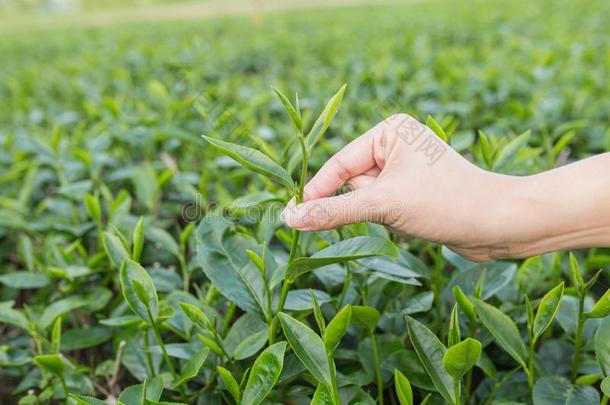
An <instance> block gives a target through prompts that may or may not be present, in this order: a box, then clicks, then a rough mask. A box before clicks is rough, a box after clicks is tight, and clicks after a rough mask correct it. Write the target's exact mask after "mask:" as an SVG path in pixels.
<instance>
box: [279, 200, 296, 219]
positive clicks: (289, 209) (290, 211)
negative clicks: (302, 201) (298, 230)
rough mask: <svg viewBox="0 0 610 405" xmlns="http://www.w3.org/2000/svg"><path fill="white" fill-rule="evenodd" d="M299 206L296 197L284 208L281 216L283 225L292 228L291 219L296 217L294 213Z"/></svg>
mask: <svg viewBox="0 0 610 405" xmlns="http://www.w3.org/2000/svg"><path fill="white" fill-rule="evenodd" d="M296 206H297V202H296V200H295V198H294V197H292V198H291V199H290V201H288V203H287V204H286V207H284V210H283V211H282V213H281V214H280V219H281V220H282V222H283V223H285V224H286V225H288V226H290V223H289V221H290V219H291V217H292V216H294V211H295V208H296Z"/></svg>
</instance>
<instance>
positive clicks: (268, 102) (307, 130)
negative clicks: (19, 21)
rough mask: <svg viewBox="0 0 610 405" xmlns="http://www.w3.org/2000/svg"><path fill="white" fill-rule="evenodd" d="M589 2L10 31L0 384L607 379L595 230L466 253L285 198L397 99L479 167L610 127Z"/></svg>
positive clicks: (0, 115) (305, 393)
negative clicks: (325, 222)
mask: <svg viewBox="0 0 610 405" xmlns="http://www.w3.org/2000/svg"><path fill="white" fill-rule="evenodd" d="M609 18H610V7H609V5H608V4H607V3H606V2H602V1H593V2H587V3H584V2H582V3H579V4H576V3H572V2H546V1H543V2H536V3H534V2H521V1H519V2H498V3H493V4H487V3H485V2H472V3H468V4H460V5H459V7H458V6H457V5H456V4H454V3H451V2H445V1H432V2H426V3H412V4H403V5H386V6H380V5H378V6H375V7H355V8H349V9H347V8H343V9H336V10H334V9H327V10H320V11H306V12H299V13H298V14H274V15H268V16H263V17H261V16H254V17H252V18H251V19H247V18H243V17H241V18H229V17H226V18H222V19H217V20H210V21H202V22H197V23H195V22H189V23H182V22H181V23H178V22H167V23H158V24H144V23H140V24H133V25H130V26H124V27H106V28H97V29H95V28H90V29H78V30H71V29H64V30H57V31H53V32H52V35H51V33H49V32H45V31H42V32H29V33H27V35H26V33H23V32H12V33H5V34H3V35H2V37H1V38H0V53H1V54H2V64H1V66H0V119H1V122H2V123H3V124H2V127H1V128H0V142H1V143H2V146H3V148H2V151H1V152H0V157H1V166H0V189H1V197H0V203H1V204H0V237H1V238H2V245H1V246H2V247H1V248H0V255H1V260H2V264H3V265H2V267H1V269H0V294H1V297H2V299H1V301H0V331H1V336H0V382H2V384H0V396H1V398H2V403H17V401H19V403H20V404H38V403H61V402H63V401H65V402H67V403H72V404H102V403H104V401H108V402H109V403H114V401H118V402H119V403H123V404H127V405H131V404H167V403H188V404H191V403H193V404H206V405H208V404H223V403H228V404H243V405H247V404H272V403H276V404H280V403H282V404H308V403H312V404H338V403H341V404H372V403H376V402H377V403H380V404H383V403H386V404H401V405H405V404H413V403H418V404H421V403H427V404H439V403H450V404H516V403H534V404H535V405H555V404H599V403H600V402H602V403H607V401H608V396H609V395H610V379H609V377H608V376H609V374H610V317H609V316H608V315H609V313H610V293H608V287H607V285H608V279H609V277H610V274H609V273H608V268H609V264H610V250H608V249H589V250H579V251H577V252H572V253H565V252H558V253H551V254H546V255H542V256H537V257H532V258H528V259H527V260H519V261H495V262H489V263H484V264H476V263H472V262H469V261H467V260H465V259H463V258H461V257H459V256H457V255H456V254H454V253H452V252H451V251H449V250H448V249H446V248H444V247H442V246H438V245H436V244H433V243H429V242H425V241H418V240H409V241H407V240H400V239H398V238H397V237H396V236H393V235H390V234H389V233H388V232H387V231H386V230H385V228H383V227H382V226H380V225H375V224H356V225H350V226H345V227H342V228H341V229H338V230H335V231H327V232H319V233H310V232H304V233H299V232H297V231H292V230H290V229H289V228H287V227H285V226H284V225H283V224H282V223H281V220H280V218H279V212H280V211H281V209H282V208H283V206H284V205H285V203H286V202H287V201H288V200H289V199H291V198H293V197H295V198H296V200H297V201H299V200H300V199H301V198H302V193H303V185H304V182H305V181H306V180H307V178H308V175H310V174H311V173H312V172H314V171H315V170H316V169H317V168H319V167H320V166H321V164H322V163H323V162H324V161H325V159H327V158H328V157H329V156H330V155H331V154H332V153H333V152H334V151H336V150H337V149H338V148H340V147H341V146H342V145H344V144H345V143H346V142H348V141H349V140H350V139H352V138H353V137H355V136H357V135H358V134H360V133H362V132H363V131H365V130H366V129H368V127H370V126H371V125H372V124H374V123H375V122H378V121H380V120H382V119H384V118H385V117H387V116H388V115H390V114H391V113H394V112H398V111H401V112H408V113H410V114H412V115H413V116H416V117H419V118H420V119H422V120H427V121H426V122H427V124H428V125H429V126H430V127H431V128H433V129H434V131H435V132H436V133H437V134H438V135H439V136H440V137H442V138H443V139H445V140H446V141H447V142H449V143H450V144H451V145H452V146H453V147H454V148H455V149H456V150H458V151H459V152H461V153H462V154H464V155H465V156H468V157H469V159H471V160H472V161H474V162H475V163H477V164H478V165H480V166H482V167H485V168H488V169H491V170H494V171H498V172H504V173H512V174H518V175H520V174H528V173H534V172H537V171H540V170H545V169H549V168H552V167H555V166H557V165H562V164H565V163H566V162H569V161H572V160H575V159H579V158H582V157H585V156H588V155H590V154H593V153H599V152H603V151H606V150H610V130H609V129H608V122H609V120H610V116H609V114H610V113H609V112H610V98H609V97H608V94H610V82H609V81H608V71H610V58H609V57H608V55H610V43H609V42H608V37H609V34H610V32H609V31H608V25H607V21H608V19H609ZM343 83H346V84H347V86H343ZM271 86H274V90H272V89H271ZM295 91H298V98H297V97H296V96H293V95H294V94H295ZM333 93H334V95H333ZM285 94H286V95H285ZM201 134H204V138H201V136H200V135H201ZM96 398H97V399H96Z"/></svg>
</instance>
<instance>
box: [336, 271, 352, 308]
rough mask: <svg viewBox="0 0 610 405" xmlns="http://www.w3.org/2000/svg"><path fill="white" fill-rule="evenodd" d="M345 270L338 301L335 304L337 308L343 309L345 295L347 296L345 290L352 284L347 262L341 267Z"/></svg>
mask: <svg viewBox="0 0 610 405" xmlns="http://www.w3.org/2000/svg"><path fill="white" fill-rule="evenodd" d="M343 268H344V269H345V281H344V282H343V288H341V294H339V301H338V304H337V308H341V307H343V301H345V295H346V294H347V290H348V289H349V285H350V284H351V282H352V272H351V271H350V270H349V265H348V264H347V262H346V263H345V265H344V266H343Z"/></svg>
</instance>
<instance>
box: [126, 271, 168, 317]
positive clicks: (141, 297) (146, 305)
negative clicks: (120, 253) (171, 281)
mask: <svg viewBox="0 0 610 405" xmlns="http://www.w3.org/2000/svg"><path fill="white" fill-rule="evenodd" d="M120 281H121V291H122V292H123V296H124V297H125V301H127V305H129V307H130V308H131V310H132V311H133V312H135V313H136V315H138V316H139V317H140V319H142V320H143V321H146V322H150V323H154V322H155V321H156V319H157V317H158V315H159V299H158V297H157V290H156V288H155V285H154V283H153V281H152V278H151V277H150V275H149V274H148V272H147V271H146V270H145V269H144V268H143V267H142V266H140V265H139V264H138V263H136V262H134V261H133V260H131V259H125V261H124V262H123V266H122V267H121V270H120ZM138 285H139V287H137V286H138Z"/></svg>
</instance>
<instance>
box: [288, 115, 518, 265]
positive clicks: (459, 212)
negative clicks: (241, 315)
mask: <svg viewBox="0 0 610 405" xmlns="http://www.w3.org/2000/svg"><path fill="white" fill-rule="evenodd" d="M510 182H511V180H510V178H509V176H501V175H496V174H493V173H490V172H487V171H485V170H482V169H480V168H478V167H477V166H475V165H473V164H472V163H470V162H469V161H467V160H466V159H465V158H463V157H462V156H461V155H460V154H459V153H457V152H456V151H454V150H453V149H452V148H451V147H450V146H449V145H447V144H446V143H445V142H444V141H443V140H441V139H440V138H438V137H437V136H436V134H434V132H433V131H432V130H430V129H429V128H428V127H426V126H425V125H423V124H421V123H419V122H417V121H416V120H415V119H413V118H412V117H410V116H408V115H406V114H395V115H393V116H391V117H390V118H388V119H386V120H384V121H382V122H380V123H379V124H377V125H376V126H375V127H373V128H372V129H370V130H369V131H367V132H366V133H365V134H364V135H362V136H360V137H359V138H357V139H356V140H354V141H353V142H351V143H350V144H349V145H347V146H345V147H344V148H343V149H342V150H340V151H339V152H338V153H337V154H336V155H334V156H333V157H332V158H330V159H329V160H328V161H327V162H326V163H325V164H324V165H323V167H322V168H321V169H320V170H319V171H318V173H317V174H316V175H315V176H314V177H313V178H312V179H311V181H310V182H309V183H308V184H307V185H306V187H305V191H304V196H303V201H304V202H303V203H302V204H300V205H298V206H295V203H294V201H292V202H291V203H289V205H288V206H287V208H286V210H285V211H284V212H283V213H282V217H283V218H284V221H285V222H286V224H287V225H289V226H291V227H293V228H296V229H299V230H301V231H317V230H325V229H331V228H336V227H339V226H341V225H344V224H349V223H356V222H363V221H370V222H378V223H382V224H385V225H387V226H388V227H389V228H390V229H391V230H392V231H394V232H397V233H398V234H400V235H403V236H408V237H419V238H424V239H427V240H431V241H435V242H440V243H443V244H446V245H448V246H449V247H450V248H451V249H452V250H454V251H456V252H458V253H460V254H461V255H462V256H464V257H466V258H469V259H471V260H477V261H484V260H489V259H491V258H494V257H500V256H506V255H507V254H506V253H505V252H503V249H504V248H503V247H502V243H501V241H500V240H499V238H498V232H496V228H497V227H495V225H496V223H497V221H495V218H493V217H491V216H490V215H488V213H489V212H490V211H494V212H496V210H495V209H494V210H490V207H497V206H498V204H499V200H500V197H501V196H502V194H503V188H504V187H505V186H508V184H507V183H510ZM341 186H346V188H347V189H348V190H351V191H349V192H347V193H345V194H342V195H338V196H333V195H334V194H335V192H336V191H337V190H338V189H339V188H340V187H341Z"/></svg>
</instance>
